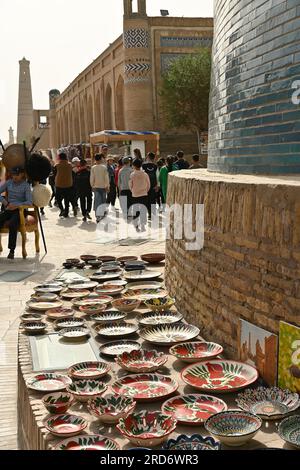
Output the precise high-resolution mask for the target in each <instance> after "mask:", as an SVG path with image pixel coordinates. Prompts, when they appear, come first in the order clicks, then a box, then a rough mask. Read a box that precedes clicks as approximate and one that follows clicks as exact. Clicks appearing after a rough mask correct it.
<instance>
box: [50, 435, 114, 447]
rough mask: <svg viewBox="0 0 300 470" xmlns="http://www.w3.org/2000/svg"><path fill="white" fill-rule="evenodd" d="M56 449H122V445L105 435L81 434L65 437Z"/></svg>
mask: <svg viewBox="0 0 300 470" xmlns="http://www.w3.org/2000/svg"><path fill="white" fill-rule="evenodd" d="M54 450H120V446H119V445H118V444H117V443H116V442H115V441H113V440H112V439H108V438H107V437H105V436H100V435H99V436H89V435H87V434H86V435H80V436H76V437H75V438H69V439H65V440H64V441H61V442H59V443H58V444H57V446H56V447H55V449H54Z"/></svg>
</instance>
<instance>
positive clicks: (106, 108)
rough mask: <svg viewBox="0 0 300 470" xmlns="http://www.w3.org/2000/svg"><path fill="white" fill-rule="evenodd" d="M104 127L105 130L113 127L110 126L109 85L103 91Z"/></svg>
mask: <svg viewBox="0 0 300 470" xmlns="http://www.w3.org/2000/svg"><path fill="white" fill-rule="evenodd" d="M104 127H105V130H110V129H112V127H113V124H112V91H111V86H110V84H108V85H107V87H106V91H105V103H104Z"/></svg>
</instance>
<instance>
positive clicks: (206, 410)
mask: <svg viewBox="0 0 300 470" xmlns="http://www.w3.org/2000/svg"><path fill="white" fill-rule="evenodd" d="M161 410H162V412H163V413H164V414H166V415H170V416H174V418H176V419H177V421H178V422H179V423H182V424H186V425H189V426H199V425H200V424H202V423H204V422H205V421H206V420H207V419H208V418H209V417H210V416H212V415H214V414H216V413H221V412H222V411H226V410H227V405H226V403H225V402H224V401H223V400H220V399H219V398H217V397H212V396H210V395H196V394H195V395H181V396H178V397H172V398H169V400H167V401H166V402H165V403H164V404H163V405H162V408H161Z"/></svg>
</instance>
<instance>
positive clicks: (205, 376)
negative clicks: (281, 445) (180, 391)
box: [181, 360, 258, 392]
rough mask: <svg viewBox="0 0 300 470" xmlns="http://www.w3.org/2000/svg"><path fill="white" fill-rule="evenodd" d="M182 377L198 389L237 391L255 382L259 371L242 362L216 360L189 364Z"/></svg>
mask: <svg viewBox="0 0 300 470" xmlns="http://www.w3.org/2000/svg"><path fill="white" fill-rule="evenodd" d="M181 378H182V379H183V381H184V382H185V383H187V384H188V385H191V386H192V387H194V388H197V389H198V390H204V391H208V390H212V391H214V392H235V391H236V390H240V389H242V388H244V387H248V385H250V384H252V383H253V382H255V381H256V380H257V378H258V371H257V370H256V369H255V367H252V366H250V365H248V364H244V363H242V362H237V361H226V360H214V361H206V362H198V363H197V364H192V365H190V366H187V367H186V368H185V369H184V370H183V371H182V372H181Z"/></svg>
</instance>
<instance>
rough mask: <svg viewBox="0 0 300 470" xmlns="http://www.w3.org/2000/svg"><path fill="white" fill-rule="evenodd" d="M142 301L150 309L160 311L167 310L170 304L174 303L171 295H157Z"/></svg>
mask: <svg viewBox="0 0 300 470" xmlns="http://www.w3.org/2000/svg"><path fill="white" fill-rule="evenodd" d="M144 303H145V305H146V307H147V308H149V309H150V310H152V311H154V312H161V311H164V310H169V309H170V308H171V307H172V305H174V303H175V300H174V299H172V298H171V297H158V298H156V299H149V300H145V302H144Z"/></svg>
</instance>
